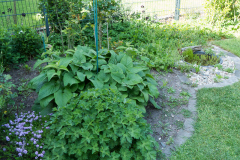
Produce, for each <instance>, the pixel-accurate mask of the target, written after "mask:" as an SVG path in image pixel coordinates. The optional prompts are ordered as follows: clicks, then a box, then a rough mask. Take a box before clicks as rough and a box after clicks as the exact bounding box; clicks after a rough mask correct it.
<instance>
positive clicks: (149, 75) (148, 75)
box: [146, 74, 154, 79]
mask: <svg viewBox="0 0 240 160" xmlns="http://www.w3.org/2000/svg"><path fill="white" fill-rule="evenodd" d="M146 76H147V77H150V78H152V79H154V77H153V76H152V75H151V74H146Z"/></svg>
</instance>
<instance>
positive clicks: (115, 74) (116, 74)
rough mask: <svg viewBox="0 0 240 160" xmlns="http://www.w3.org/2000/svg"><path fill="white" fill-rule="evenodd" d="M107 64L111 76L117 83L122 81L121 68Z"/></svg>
mask: <svg viewBox="0 0 240 160" xmlns="http://www.w3.org/2000/svg"><path fill="white" fill-rule="evenodd" d="M108 66H109V67H110V71H111V76H112V78H113V79H114V80H115V81H117V82H118V83H122V79H123V78H125V76H124V74H123V71H122V69H121V68H120V67H119V66H117V65H114V64H108Z"/></svg>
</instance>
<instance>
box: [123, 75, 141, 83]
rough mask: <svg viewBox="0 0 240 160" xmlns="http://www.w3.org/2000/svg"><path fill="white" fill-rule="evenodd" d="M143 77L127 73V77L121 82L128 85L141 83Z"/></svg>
mask: <svg viewBox="0 0 240 160" xmlns="http://www.w3.org/2000/svg"><path fill="white" fill-rule="evenodd" d="M142 81H143V79H142V78H141V77H140V76H139V75H138V74H133V73H128V75H127V77H126V78H125V79H124V80H123V83H126V84H128V85H136V84H138V83H142Z"/></svg>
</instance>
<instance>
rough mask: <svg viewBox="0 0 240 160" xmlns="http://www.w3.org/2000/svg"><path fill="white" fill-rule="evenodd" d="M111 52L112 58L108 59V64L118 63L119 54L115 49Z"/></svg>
mask: <svg viewBox="0 0 240 160" xmlns="http://www.w3.org/2000/svg"><path fill="white" fill-rule="evenodd" d="M110 53H111V58H110V59H109V61H108V64H117V59H116V58H117V54H116V53H115V52H114V51H112V50H111V51H110Z"/></svg>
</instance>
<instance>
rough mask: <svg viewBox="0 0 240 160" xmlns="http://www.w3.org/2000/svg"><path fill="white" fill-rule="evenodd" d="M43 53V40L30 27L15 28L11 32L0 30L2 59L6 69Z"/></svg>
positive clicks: (0, 56) (0, 53) (0, 55)
mask: <svg viewBox="0 0 240 160" xmlns="http://www.w3.org/2000/svg"><path fill="white" fill-rule="evenodd" d="M42 52H43V42H42V39H41V37H40V36H39V34H37V32H36V31H35V30H33V29H31V28H30V27H17V26H15V27H14V28H13V30H12V31H11V32H10V31H7V30H5V29H0V59H1V63H2V64H3V66H4V67H10V66H11V65H12V64H18V63H23V62H26V61H28V60H29V59H31V58H33V57H38V56H40V55H41V53H42Z"/></svg>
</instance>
